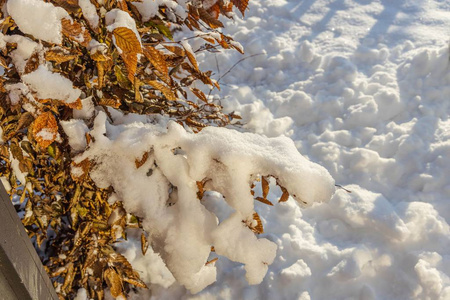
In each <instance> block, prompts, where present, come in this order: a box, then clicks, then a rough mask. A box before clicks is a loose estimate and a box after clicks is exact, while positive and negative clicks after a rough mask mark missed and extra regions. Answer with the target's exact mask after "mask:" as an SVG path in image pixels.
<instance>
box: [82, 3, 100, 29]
mask: <svg viewBox="0 0 450 300" xmlns="http://www.w3.org/2000/svg"><path fill="white" fill-rule="evenodd" d="M78 5H79V6H80V7H81V11H82V12H83V17H84V18H85V19H86V20H87V21H88V22H89V25H90V26H91V27H92V28H94V29H95V28H97V27H98V22H99V16H98V14H97V9H96V8H95V5H94V4H92V3H91V1H90V0H78Z"/></svg>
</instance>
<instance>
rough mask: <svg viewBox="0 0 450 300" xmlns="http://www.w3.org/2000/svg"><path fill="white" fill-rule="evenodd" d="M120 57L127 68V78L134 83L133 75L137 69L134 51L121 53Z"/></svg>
mask: <svg viewBox="0 0 450 300" xmlns="http://www.w3.org/2000/svg"><path fill="white" fill-rule="evenodd" d="M122 59H123V62H124V63H125V67H126V68H127V72H128V74H127V78H128V79H129V80H130V81H131V82H133V83H134V75H135V74H136V69H137V63H138V62H137V55H136V53H125V52H123V53H122Z"/></svg>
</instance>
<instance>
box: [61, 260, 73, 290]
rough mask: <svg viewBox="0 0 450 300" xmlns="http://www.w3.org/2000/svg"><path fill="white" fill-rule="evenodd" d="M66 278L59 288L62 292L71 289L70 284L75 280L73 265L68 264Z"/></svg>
mask: <svg viewBox="0 0 450 300" xmlns="http://www.w3.org/2000/svg"><path fill="white" fill-rule="evenodd" d="M66 270H67V271H66V276H65V277H64V283H63V285H62V287H61V289H62V290H63V291H68V290H70V288H71V287H72V282H73V280H74V278H75V268H74V265H73V263H68V264H67V266H66Z"/></svg>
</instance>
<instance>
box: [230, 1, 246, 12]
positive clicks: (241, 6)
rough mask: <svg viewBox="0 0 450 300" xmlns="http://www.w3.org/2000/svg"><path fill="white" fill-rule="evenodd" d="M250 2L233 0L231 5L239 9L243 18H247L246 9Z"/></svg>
mask: <svg viewBox="0 0 450 300" xmlns="http://www.w3.org/2000/svg"><path fill="white" fill-rule="evenodd" d="M248 1H249V0H231V3H233V4H234V6H236V7H237V8H238V9H239V11H240V12H241V14H242V15H243V16H245V9H246V8H247V6H248Z"/></svg>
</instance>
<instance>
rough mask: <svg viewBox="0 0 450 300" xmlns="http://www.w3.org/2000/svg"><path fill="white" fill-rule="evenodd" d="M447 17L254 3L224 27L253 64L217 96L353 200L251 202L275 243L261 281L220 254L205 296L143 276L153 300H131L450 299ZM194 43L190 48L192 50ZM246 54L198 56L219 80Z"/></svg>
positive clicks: (358, 1)
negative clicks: (288, 143)
mask: <svg viewBox="0 0 450 300" xmlns="http://www.w3.org/2000/svg"><path fill="white" fill-rule="evenodd" d="M449 9H450V4H449V2H448V1H407V0H401V1H385V0H375V1H368V0H345V1H328V0H261V1H249V10H248V11H247V12H246V17H245V18H244V19H241V18H238V17H236V18H235V20H234V21H226V22H225V20H223V21H224V23H225V30H224V31H225V33H228V34H231V36H232V37H233V38H234V39H235V40H237V41H239V42H240V43H241V44H242V45H243V46H244V49H245V51H246V54H245V56H250V55H257V56H254V57H251V58H248V59H246V60H244V61H243V62H241V63H239V64H238V65H237V66H236V67H235V68H234V69H233V70H232V71H231V72H230V73H229V74H228V75H227V76H225V77H223V78H222V80H221V83H223V85H222V91H221V92H220V94H218V95H216V98H217V99H220V100H221V103H222V104H223V105H225V106H226V108H227V109H228V110H229V111H237V112H238V113H240V115H241V116H243V123H245V124H246V125H245V127H246V129H247V130H249V131H252V132H256V133H260V134H265V135H267V136H272V137H276V136H282V135H285V136H289V137H290V138H292V139H293V140H294V142H295V145H296V147H297V148H298V149H299V150H300V152H301V153H302V154H304V155H306V156H307V157H308V158H310V159H311V160H312V161H314V162H317V163H319V164H321V165H323V166H325V168H326V169H327V170H328V171H329V172H330V174H331V175H332V176H333V178H335V180H336V182H337V183H338V184H341V185H343V186H345V187H346V188H348V189H350V190H351V191H352V193H347V192H345V191H344V190H338V191H337V192H336V194H335V195H334V196H333V197H332V199H331V201H329V202H327V203H323V204H320V205H313V206H312V207H310V208H308V209H305V210H302V209H300V208H298V207H297V206H296V205H295V203H294V202H293V201H288V202H286V203H283V204H276V205H275V206H274V207H267V206H265V205H263V204H256V205H255V210H256V211H257V212H258V213H259V215H260V217H261V219H262V220H263V224H264V229H265V232H266V233H264V234H262V235H260V237H262V238H266V239H268V240H270V241H272V242H274V243H276V244H277V246H278V249H277V254H276V257H275V259H274V262H273V263H272V264H271V265H269V266H268V272H267V275H266V276H265V278H264V280H263V281H262V283H261V284H259V285H254V286H249V285H248V284H246V283H244V282H242V280H241V278H242V276H243V275H244V273H245V269H244V268H242V265H241V264H239V263H236V262H233V261H231V260H229V259H227V258H225V257H223V256H218V257H219V260H218V261H217V262H216V266H217V281H216V282H215V283H214V284H212V285H210V286H209V287H207V288H206V289H204V290H203V291H201V292H200V293H199V294H197V295H192V294H190V292H189V291H186V290H185V289H184V288H183V287H181V286H180V285H178V284H177V283H173V281H172V279H171V278H169V277H166V278H167V280H166V281H165V283H164V285H163V284H161V280H159V281H158V282H156V281H154V283H153V282H152V279H151V276H148V277H147V278H150V282H152V283H153V284H151V285H150V289H151V295H150V293H149V292H146V291H140V292H139V293H138V294H136V295H134V298H133V297H132V299H325V300H328V299H329V300H334V299H393V300H403V299H440V300H444V299H445V300H446V299H450V277H449V274H450V260H449V257H450V233H449V230H450V227H449V223H450V204H449V201H448V200H449V197H450V185H449V180H448V178H449V176H450V171H449V170H450V120H449V118H448V116H449V112H450V105H449V103H450V102H449V101H448V95H449V94H450V66H449V47H448V40H449V30H448V28H450V19H449V18H448V11H449ZM185 34H189V33H185ZM200 42H201V41H200V39H199V41H198V44H196V43H195V40H190V44H191V45H192V48H193V49H194V50H196V49H198V47H199V46H200ZM260 53H262V54H261V55H258V54H260ZM245 56H244V57H245ZM242 57H243V56H241V55H239V54H237V53H234V52H232V51H228V52H227V51H225V52H221V53H218V54H216V55H211V54H208V53H206V54H201V53H200V54H199V57H198V60H199V62H202V63H200V68H203V69H208V68H212V70H213V72H215V73H216V74H217V77H216V78H219V77H220V76H221V75H223V74H224V73H225V72H226V71H227V70H228V69H229V68H230V67H232V66H233V65H234V63H236V62H237V61H238V60H239V59H241V58H242ZM216 59H217V62H218V65H219V67H220V69H216V68H214V67H211V66H216ZM276 196H280V192H278V191H277V190H275V189H271V193H270V194H269V198H270V197H276ZM205 200H206V201H205V206H206V207H207V208H208V209H209V210H211V211H214V212H215V214H216V215H217V216H218V217H219V219H220V220H224V219H227V218H228V217H229V216H230V215H232V213H233V212H232V210H230V209H229V208H228V207H227V205H224V204H223V199H222V198H221V196H220V195H218V194H214V193H211V194H208V197H206V196H205ZM128 243H129V244H131V245H133V242H132V241H129V242H128ZM122 247H123V248H126V247H127V246H126V245H122ZM147 256H148V261H149V262H150V261H154V260H155V259H157V257H156V258H155V254H153V253H150V254H147V255H146V256H145V257H139V259H136V260H133V257H132V256H127V257H129V258H130V260H131V261H132V264H133V265H136V266H139V265H140V264H144V263H143V260H144V259H147ZM212 257H217V256H212ZM153 272H155V271H153ZM160 272H161V274H165V273H164V271H163V270H161V271H160ZM159 279H161V277H160V278H159ZM167 285H170V287H169V288H167V287H166V286H167Z"/></svg>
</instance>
